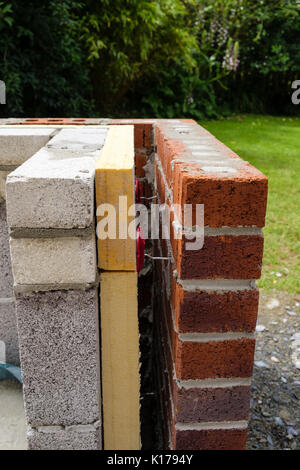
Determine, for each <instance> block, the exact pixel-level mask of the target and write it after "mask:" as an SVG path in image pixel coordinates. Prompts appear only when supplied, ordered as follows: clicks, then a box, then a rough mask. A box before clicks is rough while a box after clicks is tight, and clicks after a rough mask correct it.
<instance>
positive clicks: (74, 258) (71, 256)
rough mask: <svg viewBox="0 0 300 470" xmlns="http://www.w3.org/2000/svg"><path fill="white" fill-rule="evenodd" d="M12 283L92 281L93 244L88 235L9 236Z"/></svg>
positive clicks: (93, 278)
mask: <svg viewBox="0 0 300 470" xmlns="http://www.w3.org/2000/svg"><path fill="white" fill-rule="evenodd" d="M10 247H11V254H12V264H13V275H14V282H15V285H35V284H38V285H43V284H45V285H49V284H50V285H55V284H56V285H57V286H58V288H59V285H62V284H91V283H94V282H95V281H96V268H95V267H96V246H95V238H94V236H92V235H91V236H90V237H88V238H80V237H62V238H23V239H22V238H18V239H13V238H11V240H10Z"/></svg>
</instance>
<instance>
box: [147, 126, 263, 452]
mask: <svg viewBox="0 0 300 470" xmlns="http://www.w3.org/2000/svg"><path fill="white" fill-rule="evenodd" d="M155 140H156V145H157V154H156V158H155V187H156V194H157V196H158V198H159V200H160V201H161V202H163V203H167V204H168V205H169V206H170V208H171V209H172V207H173V204H180V206H181V207H182V206H183V204H185V203H189V204H193V225H194V224H195V223H196V220H195V211H194V209H195V205H196V204H204V226H205V229H204V245H203V247H202V248H201V249H199V250H187V249H186V241H187V240H186V239H185V237H184V236H183V237H182V240H178V239H176V238H175V234H174V230H175V229H174V224H173V225H171V241H170V242H168V241H166V240H158V241H157V243H156V256H157V257H162V258H165V259H162V260H157V261H156V295H155V305H154V307H155V308H154V314H155V324H156V338H155V341H156V345H157V351H159V353H158V354H157V362H158V364H159V366H160V368H159V374H158V375H159V377H158V381H159V384H160V387H161V388H160V393H161V395H162V404H163V406H162V413H163V414H164V420H165V444H164V446H165V447H167V446H169V447H170V448H171V449H190V450H193V449H243V448H244V447H245V444H246V434H247V420H248V416H249V403H250V381H251V375H252V367H253V358H254V348H255V334H254V331H255V325H256V316H257V308H258V290H257V288H256V285H255V279H257V278H259V277H260V274H261V263H262V252H263V235H262V231H261V227H263V225H264V220H265V219H264V218H265V211H266V197H267V179H266V178H265V177H264V176H263V175H262V174H261V173H260V172H259V171H257V170H256V169H255V168H253V167H252V166H251V165H249V164H248V163H247V162H244V161H242V160H241V159H240V158H239V157H238V156H237V155H235V154H234V153H233V152H232V151H230V150H229V149H228V148H227V147H225V146H224V145H223V144H221V143H220V142H219V141H217V139H215V138H214V137H213V136H212V135H210V134H209V133H208V132H207V131H206V130H204V129H203V128H201V127H200V126H198V125H197V124H196V123H195V122H193V121H180V122H178V121H177V122H175V121H173V122H172V121H159V122H157V124H156V126H155ZM175 217H176V216H175ZM172 220H173V221H174V216H173V219H172ZM183 229H184V227H183Z"/></svg>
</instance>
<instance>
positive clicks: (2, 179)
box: [0, 170, 11, 201]
mask: <svg viewBox="0 0 300 470" xmlns="http://www.w3.org/2000/svg"><path fill="white" fill-rule="evenodd" d="M9 173H11V171H4V170H3V171H0V201H1V199H4V200H5V199H6V189H5V185H6V178H7V176H8V175H9Z"/></svg>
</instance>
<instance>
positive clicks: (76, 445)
mask: <svg viewBox="0 0 300 470" xmlns="http://www.w3.org/2000/svg"><path fill="white" fill-rule="evenodd" d="M55 428H57V429H55ZM55 428H54V429H51V430H46V429H45V431H44V432H43V431H42V430H40V431H37V430H35V429H32V428H29V430H28V432H27V441H28V449H29V450H101V447H102V446H101V429H100V427H95V426H72V429H69V430H66V429H63V428H61V429H60V427H59V426H58V427H55Z"/></svg>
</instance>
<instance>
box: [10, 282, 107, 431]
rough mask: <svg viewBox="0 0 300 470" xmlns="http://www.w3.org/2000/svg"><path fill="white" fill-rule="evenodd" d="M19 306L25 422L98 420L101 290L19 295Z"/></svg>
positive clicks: (83, 421)
mask: <svg viewBox="0 0 300 470" xmlns="http://www.w3.org/2000/svg"><path fill="white" fill-rule="evenodd" d="M16 310H17V317H18V332H19V342H20V354H21V363H22V377H23V382H24V398H25V411H26V417H27V422H28V423H29V424H30V425H31V426H33V427H36V426H47V425H55V426H56V425H63V426H71V425H74V424H92V423H95V422H96V421H98V420H99V419H100V403H101V401H100V400H101V391H100V364H99V357H100V354H99V319H98V316H99V313H98V292H97V289H90V290H88V291H79V290H78V291H72V290H70V291H52V292H44V293H42V292H39V293H34V294H26V295H23V294H22V295H21V294H19V295H18V296H17V299H16Z"/></svg>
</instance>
